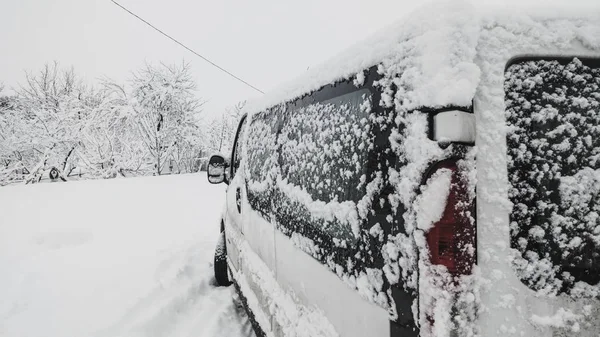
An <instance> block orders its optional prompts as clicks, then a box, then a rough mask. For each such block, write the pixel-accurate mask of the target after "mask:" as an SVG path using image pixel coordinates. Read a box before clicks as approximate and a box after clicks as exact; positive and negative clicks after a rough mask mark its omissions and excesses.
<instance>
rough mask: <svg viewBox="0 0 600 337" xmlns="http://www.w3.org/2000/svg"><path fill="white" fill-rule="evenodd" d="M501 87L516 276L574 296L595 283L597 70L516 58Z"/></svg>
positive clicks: (598, 264)
mask: <svg viewBox="0 0 600 337" xmlns="http://www.w3.org/2000/svg"><path fill="white" fill-rule="evenodd" d="M504 88H505V92H506V106H507V122H508V125H509V127H510V129H509V130H510V131H509V134H508V135H507V143H508V155H509V161H508V174H509V180H510V183H511V188H510V200H511V201H512V202H513V204H514V207H513V210H512V213H511V238H512V240H511V243H512V246H513V248H516V249H517V250H518V251H519V252H520V253H521V258H519V259H517V260H516V262H515V265H516V267H517V270H518V272H519V276H520V277H521V280H522V281H523V282H524V283H525V284H527V285H528V286H529V287H531V288H532V289H534V290H538V291H540V293H542V294H548V295H555V294H558V293H561V292H567V293H571V294H572V295H576V293H577V294H581V292H578V291H577V289H580V288H581V286H582V285H581V284H578V282H583V283H587V284H588V285H597V284H599V282H600V161H598V158H599V156H600V69H599V68H597V67H595V68H594V67H589V66H587V65H586V64H584V63H583V62H582V61H581V60H579V59H576V58H575V59H572V60H571V61H562V60H561V61H559V60H532V61H523V62H518V63H515V64H513V65H511V66H510V67H509V68H508V69H507V71H506V80H505V84H504ZM593 293H597V291H595V292H593Z"/></svg>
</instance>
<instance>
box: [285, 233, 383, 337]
mask: <svg viewBox="0 0 600 337" xmlns="http://www.w3.org/2000/svg"><path fill="white" fill-rule="evenodd" d="M275 246H276V250H277V271H278V272H277V281H278V282H279V284H280V285H281V286H282V287H283V288H284V289H290V290H292V291H293V292H294V294H296V296H297V298H298V300H299V301H300V302H301V303H303V304H304V305H306V306H316V307H318V308H319V309H321V310H323V312H324V314H325V316H326V317H327V318H328V319H329V321H330V322H331V324H333V326H334V327H335V329H336V330H337V332H338V333H339V335H340V336H344V337H353V336H356V337H362V336H372V337H379V336H381V337H383V336H385V337H389V336H390V323H389V315H388V312H387V310H385V309H382V308H381V307H379V306H377V305H375V304H373V303H371V302H369V301H367V300H365V299H363V298H361V297H360V295H359V294H358V292H356V290H354V289H352V288H350V287H349V286H348V285H347V284H346V283H345V282H344V281H343V280H342V279H340V278H339V277H338V276H337V275H336V274H334V273H332V272H331V271H330V270H329V269H328V268H327V267H325V266H324V265H322V264H321V263H320V262H319V261H317V260H315V259H314V258H312V257H311V256H309V255H308V254H306V253H305V252H303V251H301V250H300V249H298V247H296V246H295V245H294V243H293V242H292V240H291V239H290V238H289V237H287V236H285V235H283V234H282V233H280V232H279V231H276V232H275Z"/></svg>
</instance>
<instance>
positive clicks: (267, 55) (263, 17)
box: [0, 0, 600, 114]
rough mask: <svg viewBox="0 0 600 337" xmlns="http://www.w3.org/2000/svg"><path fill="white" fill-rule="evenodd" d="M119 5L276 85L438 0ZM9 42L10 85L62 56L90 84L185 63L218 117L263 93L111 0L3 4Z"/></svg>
mask: <svg viewBox="0 0 600 337" xmlns="http://www.w3.org/2000/svg"><path fill="white" fill-rule="evenodd" d="M118 1H119V3H121V4H122V5H123V6H125V7H127V8H129V9H130V10H132V11H133V12H135V13H137V14H138V15H140V16H141V17H143V18H145V19H146V20H148V21H150V22H151V23H153V24H155V25H156V26H157V27H159V28H161V29H162V30H163V31H165V32H167V33H169V34H171V35H172V36H174V37H176V38H177V39H179V40H180V41H181V42H183V43H184V44H186V45H188V46H189V47H190V48H192V49H194V50H196V51H197V52H199V53H200V54H203V55H204V56H206V57H207V58H209V59H211V60H213V61H214V62H216V63H218V64H219V65H221V66H222V67H224V68H225V69H228V70H230V71H231V72H233V73H235V74H236V75H238V76H239V77H241V78H243V79H245V80H246V81H248V82H250V83H251V84H253V85H254V86H256V87H258V88H260V89H262V90H263V91H268V90H270V89H272V88H274V87H275V86H276V85H277V84H279V83H281V82H285V81H288V80H290V79H293V78H294V77H296V76H298V75H299V74H301V73H302V72H304V71H305V70H306V69H307V68H308V67H310V66H312V65H316V64H318V63H321V62H323V61H324V60H326V59H327V58H329V57H331V56H333V55H335V54H336V53H338V52H340V51H341V50H343V49H345V48H346V47H348V46H350V45H352V44H353V43H355V42H356V41H358V40H361V39H363V38H365V37H366V36H368V35H369V34H370V33H372V32H373V31H375V30H377V29H379V28H381V27H384V26H386V25H388V24H390V23H391V22H393V21H395V20H397V19H398V18H401V17H402V16H403V15H405V14H407V13H409V12H410V11H412V10H413V9H414V8H415V7H417V6H420V5H421V4H423V3H425V2H428V1H431V0H425V1H417V0H409V1H407V0H252V1H243V0H218V1H202V0H194V1H193V0H170V1H166V0H162V1H159V0H118ZM490 1H492V2H493V1H494V0H486V2H490ZM497 1H500V0H497ZM509 1H517V0H509ZM538 1H542V0H538ZM553 1H556V0H553ZM565 1H571V0H565ZM586 1H600V0H586ZM0 44H1V48H0V82H3V83H4V84H5V85H6V86H8V87H15V86H17V84H18V83H19V82H22V81H23V78H24V71H25V70H30V71H35V70H39V69H40V68H41V67H42V66H43V65H44V63H46V62H51V61H54V60H56V61H58V62H59V63H60V64H61V65H63V66H66V67H69V66H73V67H74V68H75V70H76V72H77V73H78V74H80V75H81V76H83V77H84V78H85V79H86V80H87V81H88V82H90V83H94V82H97V79H98V78H101V77H110V78H113V79H115V80H117V81H119V82H125V81H126V80H127V78H128V77H129V76H130V73H131V71H133V70H136V69H139V68H140V67H141V66H143V65H144V63H145V62H149V63H158V62H164V63H175V62H182V61H183V60H185V61H187V62H189V63H190V65H191V67H192V71H193V74H194V77H195V79H196V81H197V83H198V96H199V97H202V98H203V99H205V100H208V101H209V103H208V104H207V105H206V106H205V110H206V111H207V112H208V113H211V114H214V113H220V112H221V111H222V110H223V108H224V107H226V106H231V105H233V104H235V103H236V102H238V101H240V100H243V99H247V98H251V97H255V96H256V95H257V93H256V92H255V91H253V90H252V89H250V88H248V87H246V86H245V85H244V84H242V83H239V82H237V81H235V80H233V79H232V78H230V77H228V75H226V74H224V73H222V72H220V71H218V70H216V69H215V68H213V67H212V66H210V65H208V64H207V63H206V62H204V61H203V60H202V59H200V58H198V57H197V56H194V55H193V54H191V53H190V52H188V51H186V50H185V49H183V48H182V47H180V46H178V45H176V44H175V43H173V42H172V41H170V40H168V39H167V38H165V37H164V36H162V35H160V34H159V33H157V32H156V31H154V30H152V29H151V28H150V27H148V26H146V25H145V24H144V23H142V22H140V21H138V20H137V19H135V18H134V17H132V16H131V15H130V14H128V13H127V12H125V11H123V10H122V9H120V8H119V7H117V6H116V5H114V4H113V3H112V2H111V1H110V0H0Z"/></svg>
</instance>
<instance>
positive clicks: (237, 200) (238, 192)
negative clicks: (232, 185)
mask: <svg viewBox="0 0 600 337" xmlns="http://www.w3.org/2000/svg"><path fill="white" fill-rule="evenodd" d="M235 204H236V205H237V210H238V213H242V189H241V188H239V187H238V188H237V189H236V190H235Z"/></svg>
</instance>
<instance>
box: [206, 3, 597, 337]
mask: <svg viewBox="0 0 600 337" xmlns="http://www.w3.org/2000/svg"><path fill="white" fill-rule="evenodd" d="M599 60H600V9H599V8H598V7H596V8H566V9H551V8H541V7H537V8H534V9H533V10H527V9H518V10H516V9H515V10H505V9H498V8H494V9H487V8H477V7H473V6H472V5H468V4H464V3H460V2H454V3H451V4H444V5H440V4H436V5H435V6H434V7H429V8H425V9H423V10H420V11H417V12H415V13H412V14H411V15H410V16H408V17H407V18H406V19H404V20H402V21H401V22H399V23H397V24H395V25H392V26H390V27H388V28H387V29H385V30H383V31H381V32H379V33H378V34H377V35H376V36H374V37H372V38H371V39H368V40H366V41H363V42H361V43H359V44H357V45H356V46H354V47H353V48H351V49H350V50H348V51H347V52H345V53H343V54H341V55H339V56H338V57H335V58H334V59H332V60H330V61H329V62H327V63H325V64H323V65H322V66H320V67H317V68H312V69H311V70H310V71H309V72H307V73H306V74H305V76H303V77H302V78H300V79H298V80H297V81H294V82H292V83H290V84H288V85H286V86H283V87H281V88H280V89H278V90H277V91H276V92H273V93H272V94H269V95H266V96H264V97H263V98H261V99H260V100H258V101H256V102H254V103H251V104H249V105H248V106H247V107H246V113H247V114H246V115H245V116H244V117H243V118H242V120H241V122H240V125H239V128H238V131H237V135H236V137H235V145H234V149H233V153H232V155H231V160H230V162H229V160H226V159H225V158H223V157H222V156H215V157H212V158H211V159H210V165H209V169H208V175H209V180H210V181H211V182H213V183H220V182H223V181H224V182H226V183H227V184H228V185H229V186H228V189H227V203H226V209H225V210H224V213H223V218H222V222H221V230H222V233H221V241H220V244H219V246H218V247H217V252H216V254H215V255H216V256H215V277H216V280H217V283H218V284H220V285H228V284H229V283H230V282H233V284H234V285H235V287H236V289H238V291H239V293H240V294H241V298H242V301H243V302H244V304H245V306H246V307H247V308H248V312H249V315H250V317H251V320H252V321H253V322H254V325H255V329H256V331H257V334H258V335H259V336H343V337H354V336H356V337H363V336H368V337H383V336H503V337H506V336H528V337H531V336H547V337H550V336H589V337H591V336H594V337H598V336H600V61H599Z"/></svg>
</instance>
